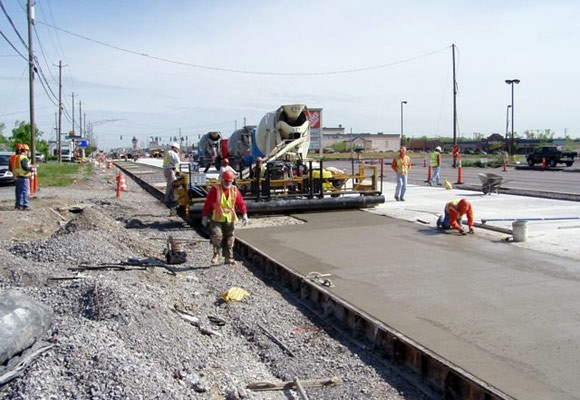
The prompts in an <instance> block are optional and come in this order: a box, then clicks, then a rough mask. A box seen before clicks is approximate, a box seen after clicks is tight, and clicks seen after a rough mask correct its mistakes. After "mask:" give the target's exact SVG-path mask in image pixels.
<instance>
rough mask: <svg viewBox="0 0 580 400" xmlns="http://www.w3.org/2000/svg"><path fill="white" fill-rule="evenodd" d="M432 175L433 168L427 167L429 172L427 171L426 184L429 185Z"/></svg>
mask: <svg viewBox="0 0 580 400" xmlns="http://www.w3.org/2000/svg"><path fill="white" fill-rule="evenodd" d="M432 175H433V167H432V166H430V165H429V170H428V171H427V182H429V183H431V176H432Z"/></svg>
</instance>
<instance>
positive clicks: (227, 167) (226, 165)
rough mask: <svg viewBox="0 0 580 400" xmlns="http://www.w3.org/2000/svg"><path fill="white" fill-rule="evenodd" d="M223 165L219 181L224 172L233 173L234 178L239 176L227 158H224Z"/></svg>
mask: <svg viewBox="0 0 580 400" xmlns="http://www.w3.org/2000/svg"><path fill="white" fill-rule="evenodd" d="M222 163H223V165H222V166H221V168H220V174H219V178H218V179H219V180H221V179H222V176H223V174H224V172H226V171H230V172H232V173H233V174H234V177H237V176H238V173H237V172H236V170H235V169H233V168H232V167H231V166H230V160H228V159H227V158H224V159H223V160H222Z"/></svg>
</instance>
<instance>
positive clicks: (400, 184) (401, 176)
mask: <svg viewBox="0 0 580 400" xmlns="http://www.w3.org/2000/svg"><path fill="white" fill-rule="evenodd" d="M391 169H392V170H393V171H395V173H396V174H397V188H396V189H395V200H397V201H405V192H406V191H407V173H408V172H409V171H410V170H411V157H409V156H408V155H407V148H406V147H405V146H401V149H400V150H399V156H398V157H395V158H394V159H393V162H392V163H391Z"/></svg>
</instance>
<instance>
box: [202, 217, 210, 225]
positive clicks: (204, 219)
mask: <svg viewBox="0 0 580 400" xmlns="http://www.w3.org/2000/svg"><path fill="white" fill-rule="evenodd" d="M208 224H209V221H208V219H207V216H205V217H203V218H202V219H201V225H202V226H207V225H208Z"/></svg>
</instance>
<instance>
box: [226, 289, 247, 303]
mask: <svg viewBox="0 0 580 400" xmlns="http://www.w3.org/2000/svg"><path fill="white" fill-rule="evenodd" d="M248 295H249V293H248V292H246V291H245V290H244V289H242V288H239V287H233V288H229V289H228V290H226V291H225V292H224V293H223V294H222V300H224V301H227V302H228V303H229V302H231V301H240V300H242V299H243V298H244V297H246V296H248Z"/></svg>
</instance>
